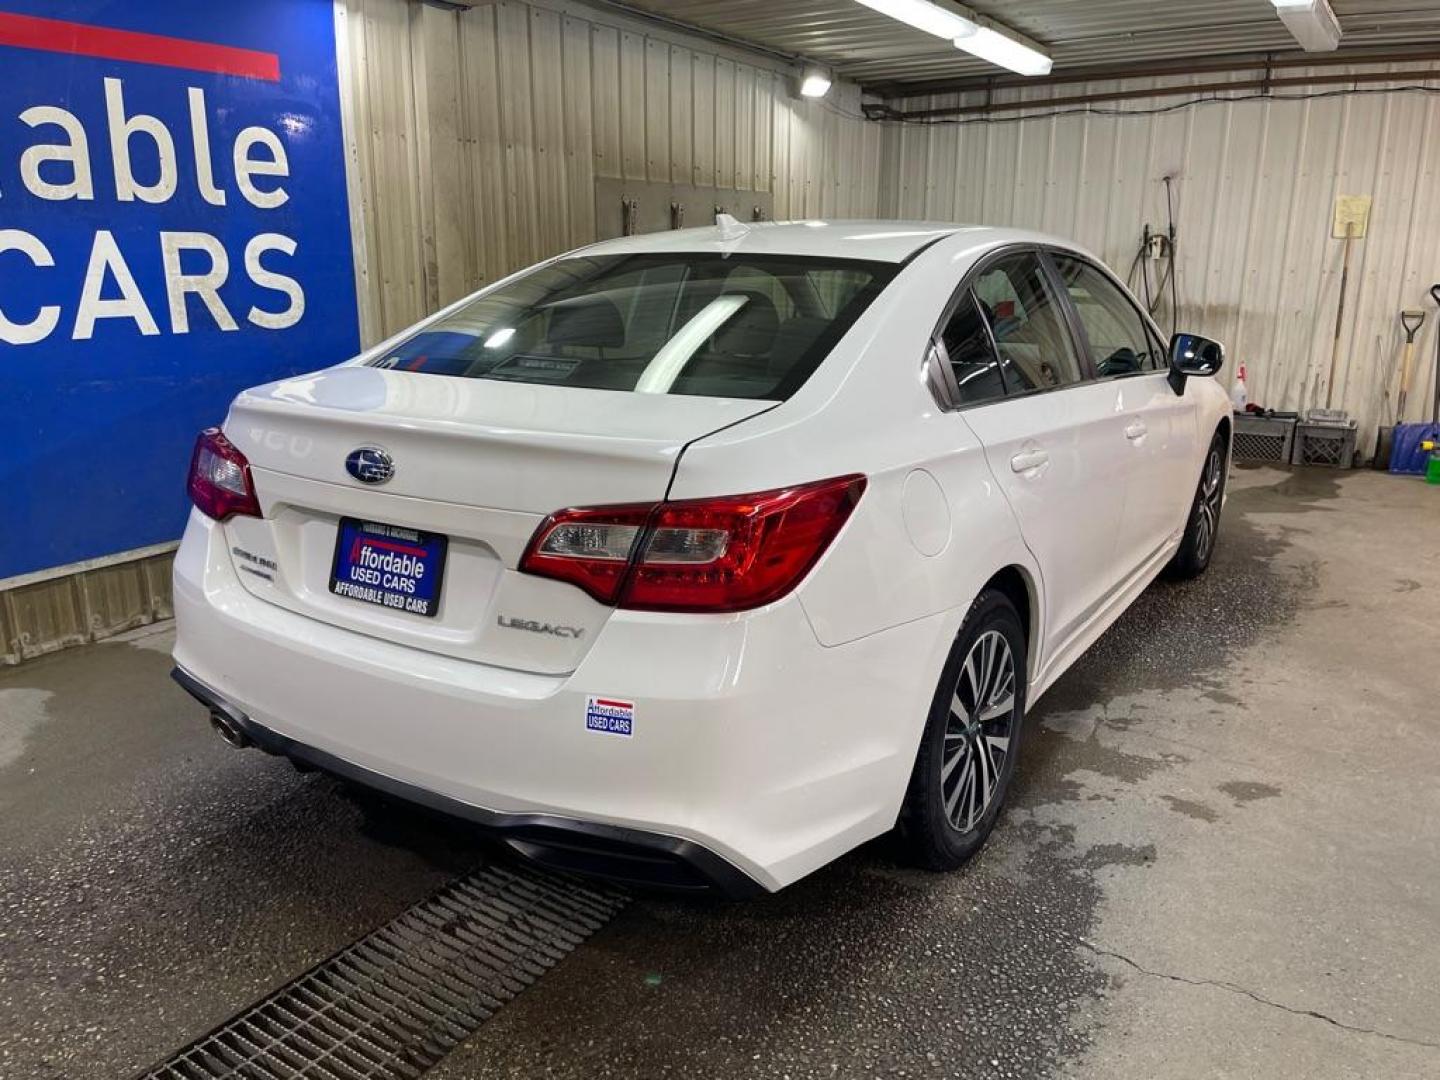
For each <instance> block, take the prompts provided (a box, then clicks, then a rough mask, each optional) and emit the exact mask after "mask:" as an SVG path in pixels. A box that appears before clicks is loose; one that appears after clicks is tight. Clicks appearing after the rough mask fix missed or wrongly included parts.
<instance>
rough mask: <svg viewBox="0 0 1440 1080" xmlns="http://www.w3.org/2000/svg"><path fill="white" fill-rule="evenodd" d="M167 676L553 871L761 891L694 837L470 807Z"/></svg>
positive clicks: (311, 757) (274, 743)
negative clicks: (463, 822) (313, 743)
mask: <svg viewBox="0 0 1440 1080" xmlns="http://www.w3.org/2000/svg"><path fill="white" fill-rule="evenodd" d="M170 677H171V678H172V679H174V680H175V681H176V682H177V683H179V684H180V685H181V686H182V687H183V688H184V689H185V690H186V692H187V693H189V694H190V696H191V697H193V698H194V699H195V700H196V701H198V702H200V704H202V705H204V706H205V707H206V708H207V709H209V710H210V711H211V712H212V714H213V713H215V712H219V713H222V714H223V715H224V716H225V718H226V720H227V721H228V723H229V724H230V725H231V727H232V729H233V730H235V731H238V732H239V733H240V734H241V735H242V736H243V737H244V738H245V739H246V740H248V741H249V742H250V743H251V744H252V745H254V746H256V747H257V748H259V749H260V750H263V751H265V752H266V753H267V754H275V755H277V756H279V757H285V758H289V759H290V760H292V761H296V762H299V763H301V764H303V765H308V766H311V767H313V768H316V769H320V770H323V771H324V772H327V773H330V774H332V775H334V776H339V777H342V778H344V779H346V780H353V781H355V782H356V783H360V784H364V785H365V786H366V787H370V788H374V789H375V790H377V791H382V792H385V793H386V794H389V795H394V796H397V797H398V798H402V799H405V800H407V801H409V802H413V803H415V804H417V805H419V806H424V807H427V808H429V809H431V810H436V811H439V812H440V813H443V814H449V815H452V816H454V817H458V818H463V819H465V820H467V821H471V822H474V823H475V824H477V825H480V826H482V827H483V828H484V829H486V830H487V831H489V832H493V833H495V834H496V835H498V836H499V837H500V839H502V840H503V841H504V842H505V843H506V844H508V845H509V846H510V847H511V848H513V849H514V850H515V851H517V852H519V853H520V854H521V855H523V856H525V857H526V858H528V859H531V860H532V861H534V862H537V863H540V864H541V865H544V866H548V867H550V868H552V869H556V870H565V871H571V872H576V873H582V874H589V875H593V876H595V877H603V878H608V879H610V880H612V881H619V882H624V883H626V884H631V885H658V886H661V887H662V888H667V889H676V890H683V891H695V892H700V891H718V892H721V893H724V894H725V895H726V896H730V897H732V898H736V899H744V898H746V897H750V896H754V895H757V894H759V893H762V892H764V891H765V890H764V887H763V886H762V885H761V884H760V883H759V882H757V881H755V880H754V879H753V878H750V877H748V876H746V875H745V874H744V873H742V872H741V871H740V870H738V869H737V868H736V867H735V866H734V865H733V864H731V863H729V862H726V861H725V860H724V859H723V858H721V857H720V856H719V855H716V854H715V853H714V852H713V851H710V850H708V849H706V848H704V847H702V846H700V845H699V844H696V843H695V842H693V841H691V840H685V839H682V838H680V837H676V836H665V835H663V834H660V833H647V832H643V831H641V830H639V829H626V828H621V827H619V826H615V825H603V824H599V823H596V822H590V821H577V820H575V819H573V818H563V817H558V816H556V815H553V814H501V813H497V812H495V811H493V810H486V809H484V808H483V807H479V806H471V805H470V804H469V803H465V802H461V801H460V800H458V799H452V798H449V797H447V796H445V795H441V794H439V793H438V792H435V791H430V790H427V789H426V788H422V787H416V786H415V785H413V784H406V783H404V782H402V781H399V780H395V779H393V778H391V777H389V776H385V775H384V774H383V773H378V772H374V771H372V770H370V769H366V768H364V767H362V766H360V765H356V764H354V763H353V762H350V761H346V760H345V759H343V758H339V757H336V756H335V755H334V754H331V753H327V752H326V751H324V750H318V749H316V748H315V747H313V746H306V745H305V744H304V743H300V742H296V741H295V740H294V739H291V738H288V737H286V736H284V735H280V734H278V733H277V732H274V731H271V730H270V729H269V728H266V727H262V726H261V725H260V724H257V723H256V722H255V721H254V720H252V719H250V717H248V716H246V715H245V713H244V712H243V711H241V710H240V709H239V708H238V707H237V706H236V705H235V704H234V703H233V702H230V701H227V700H226V699H225V698H224V697H223V696H222V695H220V694H219V693H217V692H216V691H215V690H213V689H211V688H210V687H208V686H206V685H205V684H204V683H203V682H201V681H200V680H199V679H197V678H195V676H193V675H191V674H190V673H189V672H188V671H186V670H185V669H184V668H182V667H176V668H174V669H173V670H172V671H171V672H170Z"/></svg>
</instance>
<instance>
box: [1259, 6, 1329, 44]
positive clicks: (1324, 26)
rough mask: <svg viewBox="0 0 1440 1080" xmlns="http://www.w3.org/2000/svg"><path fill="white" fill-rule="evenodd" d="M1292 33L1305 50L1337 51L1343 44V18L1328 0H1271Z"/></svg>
mask: <svg viewBox="0 0 1440 1080" xmlns="http://www.w3.org/2000/svg"><path fill="white" fill-rule="evenodd" d="M1270 2H1271V3H1272V4H1274V5H1275V11H1276V13H1277V14H1278V15H1279V16H1280V19H1281V21H1282V22H1283V23H1284V24H1285V27H1286V29H1288V30H1289V31H1290V35H1291V36H1292V37H1293V38H1294V39H1295V40H1296V41H1297V42H1299V43H1300V47H1301V48H1302V49H1304V50H1305V51H1306V52H1334V51H1335V50H1336V49H1337V48H1339V47H1340V20H1338V19H1337V18H1335V12H1334V11H1332V10H1331V9H1330V2H1329V0H1270Z"/></svg>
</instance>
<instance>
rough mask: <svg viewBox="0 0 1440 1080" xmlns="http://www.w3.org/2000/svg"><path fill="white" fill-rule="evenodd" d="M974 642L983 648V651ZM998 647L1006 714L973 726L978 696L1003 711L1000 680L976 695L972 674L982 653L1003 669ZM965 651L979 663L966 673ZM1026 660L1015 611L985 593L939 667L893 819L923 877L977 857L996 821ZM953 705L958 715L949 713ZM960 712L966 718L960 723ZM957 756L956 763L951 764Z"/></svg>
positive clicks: (1016, 738)
mask: <svg viewBox="0 0 1440 1080" xmlns="http://www.w3.org/2000/svg"><path fill="white" fill-rule="evenodd" d="M992 635H994V636H992ZM982 639H983V640H984V642H985V643H986V644H985V646H983V647H982ZM999 641H1003V642H1004V644H1005V646H1006V649H1007V650H1008V655H1009V661H1010V687H1009V698H1010V710H1009V713H1008V715H1006V716H1004V717H1002V718H999V719H995V720H990V721H987V722H984V723H981V722H980V720H981V718H982V716H983V715H984V713H983V710H981V709H977V708H975V707H974V706H975V701H974V698H975V697H976V696H981V695H985V696H989V698H990V700H991V701H992V702H993V703H994V704H995V705H996V706H998V705H1000V704H1003V702H1004V698H1005V694H1004V693H1003V692H1002V693H999V694H998V696H997V694H996V693H995V691H996V690H999V691H1003V690H1004V689H1005V687H1004V679H1003V675H1002V673H1000V672H999V671H998V670H997V673H996V675H995V677H994V680H993V686H992V688H991V689H990V690H987V689H986V688H985V687H984V686H983V685H982V686H981V687H979V692H978V694H977V689H976V686H975V682H976V680H977V676H976V675H975V674H972V673H977V672H978V671H979V668H980V666H981V665H982V664H983V662H984V647H990V648H993V649H994V653H993V654H992V655H993V658H994V660H993V662H994V663H995V664H996V665H997V668H998V667H999V665H1003V663H1004V656H1005V653H1004V652H1002V650H1001V649H1000V648H999V645H998V642H999ZM972 650H978V653H979V655H977V657H976V662H975V663H973V664H972V665H971V666H970V667H969V669H968V670H967V664H966V661H967V659H968V658H970V657H971V654H972ZM1027 655H1028V654H1027V650H1026V643H1025V631H1024V629H1023V627H1022V624H1021V622H1020V615H1019V613H1018V612H1017V611H1016V610H1015V605H1014V604H1012V603H1011V602H1010V598H1009V597H1007V596H1006V595H1005V594H1004V593H1001V592H999V591H997V590H994V589H986V590H985V591H984V592H982V593H981V594H980V595H979V596H978V597H976V598H975V602H974V603H973V604H972V605H971V606H970V612H969V614H968V615H966V617H965V622H964V625H962V626H961V627H960V633H959V634H958V635H956V638H955V644H954V645H953V646H951V649H950V656H949V657H948V659H947V660H946V661H945V670H944V671H943V672H942V673H941V676H940V685H939V686H938V687H936V690H935V699H934V701H933V702H932V703H931V705H930V716H929V719H928V720H927V721H926V723H925V732H924V734H923V735H922V736H921V737H920V749H919V752H918V753H917V754H916V755H915V768H914V771H913V772H912V773H911V775H910V787H909V789H908V790H907V792H906V794H905V804H904V806H903V808H902V809H901V811H900V822H899V834H900V838H901V840H902V842H903V844H904V846H905V848H906V851H907V854H908V855H909V856H910V858H912V859H913V860H914V861H915V862H916V863H918V864H919V865H920V866H923V867H925V868H926V869H929V870H954V869H955V868H957V867H959V866H961V865H962V864H964V863H965V862H966V861H967V860H968V859H969V858H970V857H971V856H973V855H974V854H975V853H976V852H977V851H979V850H980V848H981V846H982V845H983V844H984V843H985V838H986V837H988V836H989V835H990V830H991V829H993V828H994V827H995V822H996V820H997V819H998V818H999V817H1000V809H1001V807H1002V806H1003V805H1004V803H1005V796H1006V794H1008V792H1009V790H1010V780H1011V778H1012V777H1013V776H1014V775H1015V761H1016V759H1017V758H1018V757H1019V755H1020V742H1021V729H1022V718H1023V717H1024V715H1025V694H1026V691H1027V689H1028V683H1027V678H1026V675H1027V673H1026V657H1027ZM956 699H959V702H960V711H954V710H952V702H954V701H955V700H956ZM992 711H993V709H992ZM962 712H964V713H968V714H969V715H964V716H962V715H961V713H962ZM1001 738H1003V739H1004V740H1006V741H1005V743H1004V748H1003V757H1001V758H999V759H997V757H996V747H997V743H996V740H998V739H1001ZM958 754H963V755H964V756H961V757H958V758H957V755H958ZM982 755H983V758H982ZM987 761H988V762H989V765H990V771H988V772H987V771H986V768H985V763H986V762H987ZM967 770H968V772H969V775H970V776H971V777H972V779H974V780H975V781H977V782H978V786H972V787H970V788H969V789H968V791H969V794H968V795H967V794H966V789H965V788H964V785H965V784H966V775H967ZM984 790H988V792H989V794H988V796H985V800H986V801H984V802H983V804H981V805H980V806H979V808H978V812H977V809H976V805H977V804H976V802H975V800H976V799H977V798H979V797H981V792H982V791H984ZM961 803H966V805H963V806H962V805H960V804H961ZM947 804H948V805H947ZM957 809H958V810H959V811H960V812H959V815H958V816H959V821H958V822H957V821H956V816H957V815H956V810H957Z"/></svg>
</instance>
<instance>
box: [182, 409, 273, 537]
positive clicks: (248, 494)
mask: <svg viewBox="0 0 1440 1080" xmlns="http://www.w3.org/2000/svg"><path fill="white" fill-rule="evenodd" d="M186 487H187V488H188V490H189V492H190V501H191V502H193V503H194V504H195V506H196V507H197V508H198V509H199V510H200V512H201V513H202V514H205V515H206V516H208V517H212V518H214V519H215V520H216V521H224V520H225V519H226V518H228V517H234V516H235V515H236V514H243V515H245V516H247V517H259V516H260V500H259V499H257V498H256V497H255V484H254V482H253V481H252V480H251V479H250V462H248V461H246V460H245V455H244V454H242V453H241V452H240V451H239V450H237V449H235V445H234V444H233V443H232V442H231V441H230V440H229V439H227V438H226V437H225V435H224V433H223V432H222V431H221V430H220V429H219V428H206V429H205V430H204V431H202V432H201V433H200V437H199V438H198V439H196V440H195V453H194V454H192V455H191V457H190V480H189V482H188V484H187V485H186Z"/></svg>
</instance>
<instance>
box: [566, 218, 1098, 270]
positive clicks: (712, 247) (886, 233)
mask: <svg viewBox="0 0 1440 1080" xmlns="http://www.w3.org/2000/svg"><path fill="white" fill-rule="evenodd" d="M742 230H743V231H742ZM958 233H964V234H966V238H967V239H969V240H972V241H973V242H974V244H975V245H976V246H985V247H988V246H992V245H996V244H1002V243H1021V242H1023V243H1037V242H1044V243H1057V244H1062V245H1064V246H1067V247H1068V246H1070V245H1069V244H1068V243H1066V242H1065V241H1063V240H1058V239H1054V238H1051V237H1046V236H1042V235H1040V234H1039V233H1033V232H1028V231H1025V230H1020V229H1003V228H997V227H994V226H987V225H960V224H956V223H955V222H946V221H852V220H836V221H828V220H824V219H814V220H809V221H757V222H743V223H736V224H734V225H732V226H730V227H729V228H728V229H726V228H724V227H722V226H719V225H710V226H705V227H704V228H699V229H675V230H673V231H671V232H658V233H644V234H639V235H636V236H624V237H620V238H618V239H615V240H602V241H601V242H600V243H598V244H593V245H591V246H590V247H587V248H584V249H582V251H580V252H574V253H573V254H577V255H578V254H582V253H583V254H585V255H635V254H643V253H666V252H682V251H705V252H715V253H718V254H735V253H744V254H747V255H796V256H809V257H820V258H844V259H870V260H874V261H876V262H892V263H899V262H904V261H905V260H906V259H908V258H909V257H910V256H911V255H914V254H915V253H916V252H917V251H919V250H921V249H922V248H924V247H927V246H928V245H930V244H932V243H934V242H935V241H936V240H940V239H943V238H944V237H947V236H953V235H956V234H958Z"/></svg>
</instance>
